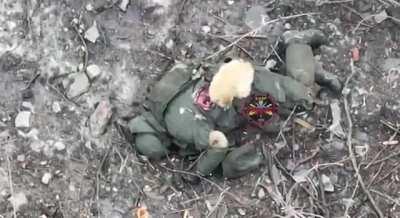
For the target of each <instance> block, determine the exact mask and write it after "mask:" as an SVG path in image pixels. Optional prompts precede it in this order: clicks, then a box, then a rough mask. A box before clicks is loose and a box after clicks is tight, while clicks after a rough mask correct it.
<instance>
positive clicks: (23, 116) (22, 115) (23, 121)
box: [15, 111, 31, 128]
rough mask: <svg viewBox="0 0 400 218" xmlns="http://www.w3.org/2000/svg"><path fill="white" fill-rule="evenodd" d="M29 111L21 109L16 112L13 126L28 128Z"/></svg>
mask: <svg viewBox="0 0 400 218" xmlns="http://www.w3.org/2000/svg"><path fill="white" fill-rule="evenodd" d="M30 118H31V112H29V111H21V112H19V113H18V115H17V117H16V118H15V127H16V128H29V127H30V126H31V124H30Z"/></svg>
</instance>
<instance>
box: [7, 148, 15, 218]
mask: <svg viewBox="0 0 400 218" xmlns="http://www.w3.org/2000/svg"><path fill="white" fill-rule="evenodd" d="M6 158H7V168H8V183H9V185H10V193H11V196H12V197H13V198H15V195H14V188H13V181H12V175H11V172H12V171H11V163H10V157H9V156H8V154H7V156H6ZM11 203H12V206H13V217H14V218H17V211H16V209H15V199H14V200H12V201H11Z"/></svg>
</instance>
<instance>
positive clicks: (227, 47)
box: [204, 13, 317, 60]
mask: <svg viewBox="0 0 400 218" xmlns="http://www.w3.org/2000/svg"><path fill="white" fill-rule="evenodd" d="M315 14H317V13H304V14H296V15H292V16H286V17H280V18H276V19H273V20H270V21H267V22H265V23H263V24H262V25H260V26H259V27H257V28H255V29H253V30H251V31H250V32H247V33H245V34H244V35H242V36H240V37H239V38H237V39H236V40H235V41H233V42H232V43H230V44H229V45H227V46H225V47H223V48H221V49H220V50H218V51H217V52H215V53H214V54H212V55H210V56H208V57H206V58H205V59H204V60H208V59H211V58H213V57H215V56H217V55H219V54H220V53H222V52H224V51H225V50H227V49H229V48H231V47H232V46H234V45H236V44H237V43H238V42H239V41H241V40H242V39H244V38H246V37H248V36H251V35H254V34H256V33H257V32H258V31H259V30H261V29H262V28H263V27H265V26H267V25H269V24H271V23H275V22H277V21H280V20H290V19H293V18H297V17H302V16H309V15H315Z"/></svg>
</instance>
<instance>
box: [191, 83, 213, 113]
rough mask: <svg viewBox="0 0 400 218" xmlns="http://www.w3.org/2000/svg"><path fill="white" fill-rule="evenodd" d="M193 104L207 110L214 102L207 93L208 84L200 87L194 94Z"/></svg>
mask: <svg viewBox="0 0 400 218" xmlns="http://www.w3.org/2000/svg"><path fill="white" fill-rule="evenodd" d="M194 104H195V105H197V106H198V107H199V108H200V109H202V110H204V111H209V110H210V109H211V108H212V107H213V106H214V104H213V103H212V102H211V99H210V95H209V93H208V85H205V86H203V87H201V88H200V89H199V90H198V91H197V92H196V94H195V96H194Z"/></svg>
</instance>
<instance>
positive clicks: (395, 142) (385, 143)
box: [382, 140, 399, 145]
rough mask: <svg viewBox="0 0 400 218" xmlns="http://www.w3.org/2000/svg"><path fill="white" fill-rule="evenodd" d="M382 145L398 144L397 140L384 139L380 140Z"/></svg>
mask: <svg viewBox="0 0 400 218" xmlns="http://www.w3.org/2000/svg"><path fill="white" fill-rule="evenodd" d="M382 144H383V145H397V144H399V141H398V140H392V141H384V142H382Z"/></svg>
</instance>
